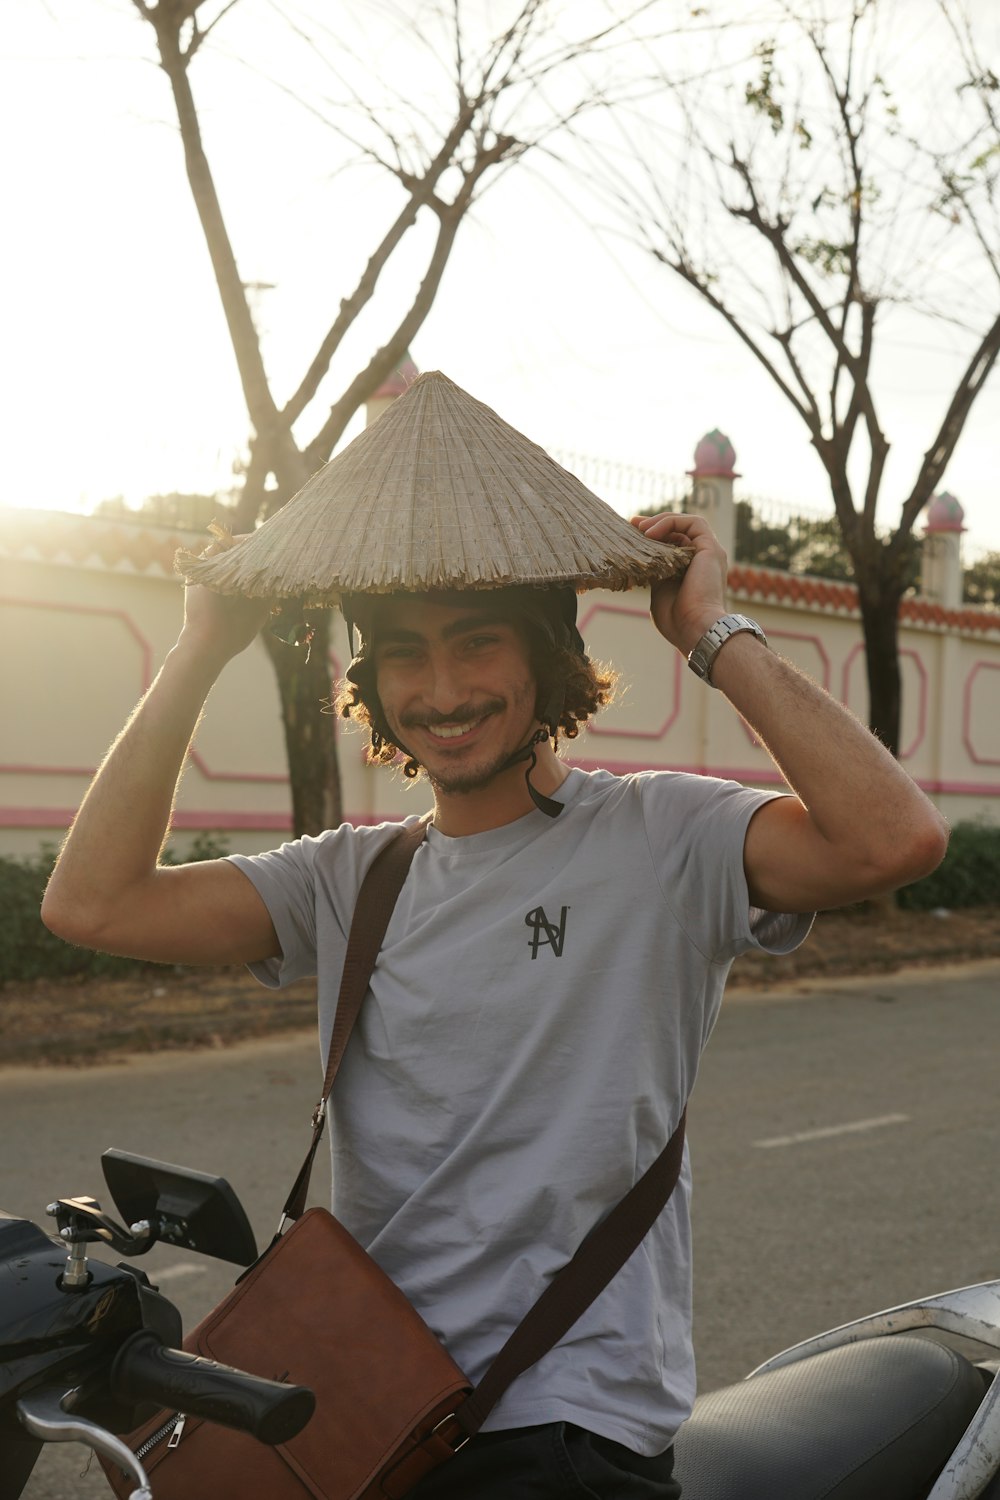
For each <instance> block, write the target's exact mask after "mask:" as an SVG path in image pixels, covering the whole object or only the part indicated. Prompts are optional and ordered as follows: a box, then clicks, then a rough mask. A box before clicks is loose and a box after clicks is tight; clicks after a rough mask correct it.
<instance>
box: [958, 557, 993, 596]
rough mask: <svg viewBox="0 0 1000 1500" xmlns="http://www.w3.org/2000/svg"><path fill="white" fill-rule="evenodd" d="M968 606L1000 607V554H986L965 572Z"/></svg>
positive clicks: (965, 591) (964, 590)
mask: <svg viewBox="0 0 1000 1500" xmlns="http://www.w3.org/2000/svg"><path fill="white" fill-rule="evenodd" d="M963 593H964V598H965V602H966V604H983V605H993V606H1000V552H985V553H984V554H983V556H982V557H980V558H979V559H978V560H977V561H976V562H974V563H973V564H972V566H971V567H968V568H966V570H965V580H964V585H963Z"/></svg>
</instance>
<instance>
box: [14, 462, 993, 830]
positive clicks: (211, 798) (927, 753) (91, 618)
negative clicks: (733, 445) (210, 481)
mask: <svg viewBox="0 0 1000 1500" xmlns="http://www.w3.org/2000/svg"><path fill="white" fill-rule="evenodd" d="M701 446H702V445H699V454H700V455H701V457H702V458H704V455H702V454H701ZM730 452H731V450H730ZM717 456H718V455H717ZM723 457H724V458H728V457H729V455H728V454H726V455H723ZM709 469H711V465H710V464H709V465H707V466H706V464H705V463H704V462H703V463H702V464H701V465H700V467H696V469H695V471H693V473H694V478H695V484H694V487H693V499H694V503H695V504H697V505H699V506H701V507H702V508H703V509H704V510H705V511H706V513H707V514H708V515H710V517H711V519H712V520H713V521H714V522H715V523H716V524H717V525H718V526H719V529H720V532H722V533H723V534H725V529H726V520H727V517H726V510H727V506H728V505H730V504H731V492H732V490H731V487H732V478H733V474H732V465H731V458H730V459H729V462H728V465H726V464H723V465H722V467H721V468H720V466H719V465H718V464H716V466H715V469H714V471H713V472H709V471H708V470H709ZM727 470H728V472H727ZM945 520H946V521H949V518H948V517H947V516H946V517H945ZM949 525H950V527H951V532H952V533H954V532H955V529H956V525H960V519H959V521H958V522H957V523H956V521H955V518H954V516H951V518H950V521H949ZM933 534H934V535H935V536H936V537H937V538H938V540H936V541H935V559H936V561H935V563H934V567H936V568H937V569H938V574H935V575H933V576H932V578H931V579H930V581H929V582H925V590H926V589H928V588H930V589H932V591H933V589H934V588H935V587H936V586H935V585H934V578H935V577H938V576H939V575H940V576H943V577H945V579H946V580H947V577H948V576H949V575H948V567H949V566H950V564H949V561H948V556H947V555H946V553H947V547H948V546H950V545H952V543H951V537H950V536H947V539H946V542H945V543H944V544H942V542H941V541H940V536H941V533H940V532H936V533H933ZM191 540H192V539H191V537H190V535H180V534H171V533H170V532H169V531H157V530H155V529H152V528H145V527H140V526H134V525H128V524H115V523H111V522H108V521H102V520H97V519H94V518H90V517H86V518H81V517H74V516H69V515H64V514H62V513H46V514H37V513H31V512H21V511H0V621H2V625H0V630H2V635H0V639H2V643H3V649H2V652H0V853H7V854H10V853H32V852H34V851H35V850H36V849H37V848H38V846H39V844H40V843H41V842H42V841H43V840H56V841H57V840H58V839H60V838H61V836H62V834H63V832H64V831H65V829H66V827H67V825H68V823H69V820H70V818H71V817H72V815H73V812H74V810H75V808H76V807H77V806H78V804H79V802H80V800H81V799H82V797H83V794H84V792H85V791H86V788H87V784H88V782H89V779H90V777H91V775H92V774H93V772H94V770H95V768H96V767H97V765H98V763H99V761H100V759H101V757H102V756H103V754H104V752H105V750H106V749H107V747H108V745H109V744H110V742H111V740H112V739H113V738H114V736H115V734H116V733H117V732H118V730H119V729H120V727H121V725H122V724H123V723H124V721H125V719H126V717H127V716H128V714H129V713H130V712H131V710H132V708H133V707H134V706H135V704H136V702H137V701H138V699H139V698H140V697H141V695H142V693H143V691H144V690H145V688H146V687H147V686H148V685H149V683H150V681H151V680H152V677H153V675H154V673H155V672H156V670H157V668H158V666H159V664H160V662H161V661H162V659H163V657H164V655H165V654H166V652H167V651H168V650H169V648H170V646H171V644H172V642H173V641H174V639H175V637H176V634H177V630H178V626H179V623H180V616H181V588H180V585H179V583H178V582H177V580H176V578H175V577H174V575H173V572H172V562H173V555H174V552H175V550H176V549H177V547H178V546H179V545H181V544H184V543H190V541H191ZM953 551H954V556H955V558H956V559H957V555H958V554H957V536H956V537H955V545H954V547H953ZM942 558H944V561H943V562H942ZM942 568H943V569H944V573H943V574H942V572H941V570H942ZM932 574H933V569H932ZM730 579H731V586H732V587H731V593H732V603H733V607H734V608H737V609H742V610H743V611H744V612H746V613H751V614H753V615H754V616H755V617H756V618H757V619H759V620H760V622H761V624H762V625H763V627H764V629H765V630H766V632H767V634H768V637H769V639H770V640H771V642H772V644H773V645H774V646H775V648H776V649H777V650H779V651H781V652H782V653H783V654H784V655H786V656H788V657H789V658H790V659H791V660H792V661H794V662H796V663H797V664H798V665H799V666H801V667H802V668H804V669H805V670H806V671H807V672H809V673H810V674H811V675H812V676H814V677H815V678H817V679H818V681H820V682H821V683H822V684H823V685H824V686H825V687H826V688H828V689H829V691H830V692H831V693H833V694H834V696H835V697H837V698H839V699H841V700H842V701H843V702H845V703H847V704H848V705H849V706H850V707H851V708H852V709H853V710H854V711H855V712H856V713H857V714H858V715H859V716H860V717H862V718H864V717H865V715H866V712H867V706H866V700H867V694H866V684H865V671H864V658H863V650H862V638H861V626H860V620H859V615H858V610H857V601H856V597H855V593H854V590H853V588H851V587H850V586H848V585H843V584H835V583H826V582H823V581H820V580H817V579H810V578H802V577H793V576H789V575H787V574H782V573H776V572H772V571H770V570H767V569H762V568H750V567H745V566H740V565H736V566H734V567H733V568H732V570H731V575H730ZM952 582H953V580H952ZM948 588H949V590H950V589H951V588H952V584H950V583H949V584H948ZM937 592H938V598H935V597H933V594H932V597H921V598H919V599H915V600H911V601H908V602H907V603H905V604H904V606H903V612H902V620H901V624H902V662H903V681H904V716H903V752H902V761H903V764H904V765H905V767H906V768H907V770H908V771H909V772H910V774H911V775H912V776H914V777H915V779H916V780H917V781H918V782H919V784H920V785H921V786H922V787H924V788H925V790H926V791H928V792H929V793H930V795H931V796H932V797H933V798H934V800H935V801H936V802H937V803H938V805H939V806H940V807H941V809H942V811H943V812H944V813H945V815H946V816H947V817H948V818H950V819H951V820H952V821H958V820H961V819H970V818H976V817H984V818H986V819H988V820H990V821H991V822H995V823H1000V615H998V614H997V613H995V612H991V611H987V610H979V609H975V610H973V609H962V608H960V607H956V606H955V604H954V603H953V602H952V601H951V600H949V601H948V602H944V600H943V598H942V597H941V596H942V593H943V585H942V586H940V587H938V588H937ZM580 621H581V626H582V630H583V634H584V637H585V639H586V641H587V644H588V647H589V649H590V651H591V653H592V655H594V656H596V657H597V658H599V659H601V660H608V661H611V662H613V663H614V665H615V666H617V667H618V669H619V671H620V672H621V674H622V691H621V693H620V696H619V701H618V702H617V703H616V704H615V705H614V706H613V707H612V708H611V709H609V710H608V711H607V712H606V713H605V714H603V715H602V716H601V717H600V718H599V719H598V720H597V721H596V722H595V723H594V724H593V726H592V727H591V728H590V729H589V730H587V731H586V733H585V734H583V735H581V737H580V738H579V739H578V740H576V741H575V742H574V743H573V744H571V745H570V746H569V759H571V760H572V761H574V762H576V763H577V764H580V765H582V766H587V767H589V766H606V767H608V768H610V769H612V770H616V771H630V770H638V769H648V768H654V769H660V768H665V769H683V770H695V771H699V772H706V773H708V774H710V775H717V776H732V777H735V778H736V779H738V780H740V781H745V782H748V783H752V784H755V785H762V786H766V785H771V784H773V783H775V782H776V780H777V776H776V773H775V771H774V769H773V767H772V766H771V764H770V761H769V759H768V757H767V755H766V754H765V752H764V751H763V750H762V749H761V747H760V746H759V745H758V744H757V743H756V741H755V740H754V737H753V735H752V734H751V733H750V732H749V730H748V729H747V728H746V726H745V725H744V724H743V722H742V720H741V719H740V718H739V717H738V716H737V715H736V714H735V713H734V712H733V711H732V709H730V708H729V706H728V704H727V703H726V702H725V700H724V699H723V698H722V697H721V695H719V694H716V693H713V692H711V691H710V690H706V689H705V688H704V687H703V686H702V684H701V683H699V682H698V681H697V680H696V679H695V678H694V676H693V675H692V674H691V673H690V672H688V671H687V670H686V668H685V667H684V665H683V663H682V662H681V660H680V659H679V658H678V657H677V656H676V655H675V654H674V653H672V652H671V651H670V649H669V648H668V647H667V646H666V644H665V643H664V642H663V641H661V639H660V637H659V636H658V635H657V634H656V633H655V631H654V630H653V629H652V627H651V625H650V624H649V622H648V619H647V616H646V599H645V597H644V596H643V595H642V594H641V593H639V592H636V593H633V594H606V593H595V594H589V595H585V596H583V598H582V599H581V601H580ZM345 648H346V639H342V632H340V631H336V630H335V632H334V651H335V652H337V653H340V654H339V655H338V656H336V657H335V659H334V660H333V661H332V663H331V666H332V669H333V670H334V672H335V673H338V674H339V672H340V670H341V669H342V668H343V666H344V664H345V661H344V652H345ZM330 732H331V733H336V734H337V735H338V736H339V738H340V759H341V766H342V773H343V779H344V805H345V810H346V813H347V816H348V817H349V818H351V819H352V820H354V821H377V820H379V819H381V818H383V817H390V818H391V817H395V816H399V815H401V814H403V813H406V812H409V811H420V810H422V809H423V808H424V807H425V806H426V805H427V801H428V799H427V793H426V789H425V788H423V787H422V786H420V785H418V786H416V787H411V786H409V785H408V784H407V785H404V784H402V783H401V781H400V779H399V778H397V777H395V776H393V775H390V774H389V773H387V772H385V771H374V770H372V769H371V768H369V767H367V766H366V765H365V764H364V760H363V749H364V743H363V739H362V737H361V735H360V734H359V733H357V732H355V731H353V730H351V729H345V728H344V726H343V724H342V723H340V722H336V723H335V721H334V720H333V719H332V718H331V721H330ZM121 816H122V819H123V820H124V819H127V818H128V816H129V809H128V808H127V807H123V808H122V809H121ZM289 828H290V818H289V795H288V785H287V778H286V773H285V768H284V750H283V741H282V733H281V724H280V718H279V708H278V697H277V691H276V688H275V684H274V680H273V675H272V672H271V667H270V664H269V662H268V660H267V657H266V655H265V653H264V650H263V648H262V647H261V646H260V645H259V644H255V645H254V646H253V647H252V648H251V649H250V650H249V651H248V652H246V653H245V655H244V656H242V657H241V658H239V659H238V660H237V661H235V662H233V663H231V665H230V666H229V667H228V668H227V670H226V672H225V674H224V676H223V678H222V679H221V681H220V682H219V684H218V685H217V687H216V688H215V690H214V692H213V694H212V697H211V699H210V701H209V705H208V709H207V711H206V714H205V717H204V720H203V722H202V725H201V727H200V729H199V732H198V736H197V739H196V743H195V748H194V750H193V752H192V755H191V758H190V764H189V765H188V768H187V771H186V773H185V776H184V780H183V784H182V787H181V791H180V795H179V798H178V803H177V813H176V818H175V830H176V832H175V836H174V842H175V843H176V844H177V845H178V847H183V845H184V842H185V841H186V840H187V839H189V838H190V836H191V835H192V834H193V833H195V832H197V831H199V830H204V831H221V832H223V833H225V834H226V836H227V837H228V839H229V844H230V847H231V848H233V849H244V850H251V849H259V848H265V847H269V846H271V845H274V844H276V843H279V842H281V840H282V839H283V838H284V837H286V836H287V835H288V831H289Z"/></svg>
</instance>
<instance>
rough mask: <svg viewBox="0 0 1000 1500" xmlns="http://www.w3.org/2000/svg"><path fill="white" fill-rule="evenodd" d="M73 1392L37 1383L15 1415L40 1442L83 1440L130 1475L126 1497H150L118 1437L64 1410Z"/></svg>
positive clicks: (137, 1467)
mask: <svg viewBox="0 0 1000 1500" xmlns="http://www.w3.org/2000/svg"><path fill="white" fill-rule="evenodd" d="M76 1394H77V1391H76V1388H75V1387H74V1388H73V1389H72V1390H69V1391H60V1390H59V1389H58V1388H57V1387H56V1386H41V1387H40V1388H39V1389H37V1390H34V1391H32V1392H31V1394H30V1395H28V1396H22V1397H21V1399H20V1401H18V1403H17V1407H16V1410H17V1415H18V1418H19V1419H20V1422H21V1424H22V1426H24V1427H26V1428H27V1430H28V1431H29V1432H30V1433H31V1435H32V1437H36V1438H40V1439H41V1440H42V1442H43V1443H85V1444H86V1445H87V1447H88V1448H92V1449H93V1450H94V1452H95V1453H101V1454H103V1455H104V1457H105V1458H109V1459H110V1460H111V1461H112V1463H116V1464H117V1465H118V1467H119V1468H120V1469H122V1470H123V1471H124V1473H126V1474H127V1475H128V1476H129V1477H130V1478H131V1480H132V1481H133V1483H134V1484H135V1486H136V1488H135V1489H134V1490H133V1491H132V1493H131V1495H130V1496H129V1500H153V1491H152V1490H151V1489H150V1486H149V1479H148V1478H147V1476H146V1471H145V1469H144V1468H143V1467H142V1464H141V1463H140V1462H139V1460H138V1459H137V1458H136V1456H135V1454H134V1453H133V1452H132V1450H131V1448H127V1447H126V1446H125V1444H124V1443H123V1442H122V1440H121V1438H117V1437H115V1436H114V1434H113V1433H111V1432H107V1431H106V1430H105V1429H104V1428H103V1427H98V1425H97V1423H96V1422H91V1421H89V1420H88V1419H87V1418H86V1417H79V1416H76V1415H74V1413H73V1412H72V1411H68V1410H67V1407H66V1403H67V1402H72V1400H73V1398H74V1396H76Z"/></svg>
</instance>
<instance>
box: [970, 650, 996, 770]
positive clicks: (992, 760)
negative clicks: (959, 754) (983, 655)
mask: <svg viewBox="0 0 1000 1500" xmlns="http://www.w3.org/2000/svg"><path fill="white" fill-rule="evenodd" d="M980 672H1000V662H995V661H985V660H979V661H977V662H976V663H975V664H974V666H973V668H972V671H971V672H970V673H969V675H968V677H966V679H965V687H964V690H963V693H962V743H963V744H964V745H965V749H966V753H967V755H968V757H969V759H970V760H972V761H975V763H976V765H977V766H1000V756H996V755H981V754H980V753H979V751H978V750H977V749H976V746H975V744H974V743H973V739H972V685H973V683H974V682H975V680H976V678H977V677H978V676H979V674H980Z"/></svg>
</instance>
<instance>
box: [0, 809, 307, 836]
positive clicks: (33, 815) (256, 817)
mask: <svg viewBox="0 0 1000 1500" xmlns="http://www.w3.org/2000/svg"><path fill="white" fill-rule="evenodd" d="M76 814H77V809H76V808H75V807H0V828H59V829H66V828H68V827H69V825H70V824H71V823H72V821H73V819H74V818H75V817H76ZM171 826H172V827H174V828H210V829H216V830H219V831H221V832H223V833H224V832H225V831H226V830H227V829H229V828H233V829H235V828H261V829H264V828H291V826H292V819H291V814H290V813H282V812H228V811H222V810H220V811H219V812H177V813H175V814H174V816H173V820H172V824H171Z"/></svg>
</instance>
